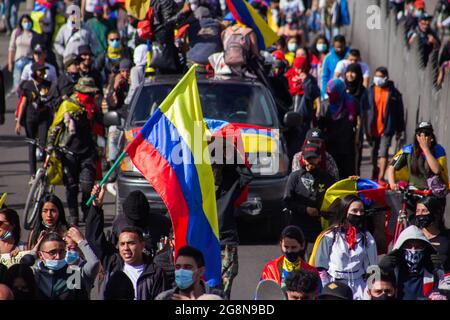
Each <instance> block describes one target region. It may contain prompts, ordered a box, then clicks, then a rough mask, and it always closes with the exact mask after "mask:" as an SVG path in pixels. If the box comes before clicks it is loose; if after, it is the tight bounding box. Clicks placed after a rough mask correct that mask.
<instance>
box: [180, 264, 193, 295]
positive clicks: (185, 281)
mask: <svg viewBox="0 0 450 320" xmlns="http://www.w3.org/2000/svg"><path fill="white" fill-rule="evenodd" d="M175 282H176V284H177V287H178V288H180V289H181V290H184V289H187V288H189V287H190V286H192V285H193V284H194V272H193V271H191V270H186V269H179V270H175Z"/></svg>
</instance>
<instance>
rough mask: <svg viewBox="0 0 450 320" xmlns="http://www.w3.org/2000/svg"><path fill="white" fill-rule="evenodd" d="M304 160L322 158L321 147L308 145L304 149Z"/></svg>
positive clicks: (313, 144) (312, 144)
mask: <svg viewBox="0 0 450 320" xmlns="http://www.w3.org/2000/svg"><path fill="white" fill-rule="evenodd" d="M302 155H303V158H305V159H308V158H317V157H320V146H319V145H318V144H315V143H307V144H305V145H304V146H303V148H302Z"/></svg>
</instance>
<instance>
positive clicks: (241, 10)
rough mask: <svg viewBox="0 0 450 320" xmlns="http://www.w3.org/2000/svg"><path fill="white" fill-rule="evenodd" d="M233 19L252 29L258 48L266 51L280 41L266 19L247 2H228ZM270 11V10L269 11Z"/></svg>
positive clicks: (234, 0) (243, 0) (237, 0)
mask: <svg viewBox="0 0 450 320" xmlns="http://www.w3.org/2000/svg"><path fill="white" fill-rule="evenodd" d="M226 1H227V5H228V9H230V12H231V14H232V15H233V18H234V19H236V20H237V21H238V22H239V23H241V24H245V25H246V26H247V27H249V28H252V29H253V31H254V32H255V33H256V38H257V40H258V47H259V49H260V50H264V49H266V48H268V47H270V46H271V45H272V44H273V43H275V41H277V40H278V38H279V37H278V35H277V34H276V33H275V32H274V31H273V30H272V29H271V28H270V27H269V25H268V24H267V23H266V22H265V21H264V19H263V18H262V17H261V16H260V15H259V14H258V12H257V11H256V10H255V9H253V7H252V6H251V5H250V4H248V3H247V2H246V1H245V0H226ZM269 10H270V9H269Z"/></svg>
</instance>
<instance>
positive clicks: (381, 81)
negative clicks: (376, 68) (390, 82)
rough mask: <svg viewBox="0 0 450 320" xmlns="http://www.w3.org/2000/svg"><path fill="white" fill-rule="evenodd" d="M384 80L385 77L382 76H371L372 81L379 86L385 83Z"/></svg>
mask: <svg viewBox="0 0 450 320" xmlns="http://www.w3.org/2000/svg"><path fill="white" fill-rule="evenodd" d="M386 80H387V79H386V78H382V77H373V83H374V84H375V85H376V86H379V87H384V85H385V84H386Z"/></svg>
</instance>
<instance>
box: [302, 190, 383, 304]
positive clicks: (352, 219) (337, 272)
mask: <svg viewBox="0 0 450 320" xmlns="http://www.w3.org/2000/svg"><path fill="white" fill-rule="evenodd" d="M337 201H338V202H337V203H335V204H333V206H337V213H336V218H335V219H334V223H333V224H332V225H331V227H329V228H328V229H326V230H325V231H324V232H322V233H321V234H320V235H319V237H318V238H317V240H316V243H315V245H314V249H313V253H312V255H311V258H310V260H309V263H310V264H311V265H312V266H315V267H316V268H317V269H318V270H319V274H320V278H321V280H322V285H323V286H325V285H326V284H327V283H329V282H331V281H338V282H343V283H345V284H347V285H348V286H349V287H350V288H351V289H352V291H353V298H354V300H361V299H363V298H364V291H365V288H366V282H365V280H364V275H365V274H366V272H367V268H368V267H369V266H371V265H376V264H377V263H378V257H377V246H376V243H375V239H374V238H373V236H372V235H371V234H370V232H369V231H367V230H366V221H365V213H364V204H363V202H362V201H361V199H360V198H359V197H357V196H355V195H347V196H345V197H344V198H343V199H340V200H337Z"/></svg>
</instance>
